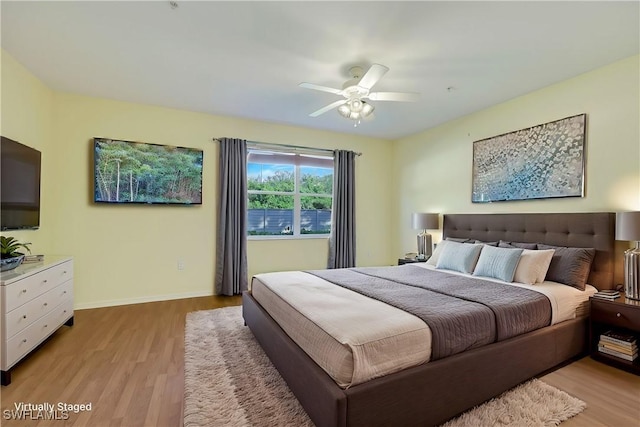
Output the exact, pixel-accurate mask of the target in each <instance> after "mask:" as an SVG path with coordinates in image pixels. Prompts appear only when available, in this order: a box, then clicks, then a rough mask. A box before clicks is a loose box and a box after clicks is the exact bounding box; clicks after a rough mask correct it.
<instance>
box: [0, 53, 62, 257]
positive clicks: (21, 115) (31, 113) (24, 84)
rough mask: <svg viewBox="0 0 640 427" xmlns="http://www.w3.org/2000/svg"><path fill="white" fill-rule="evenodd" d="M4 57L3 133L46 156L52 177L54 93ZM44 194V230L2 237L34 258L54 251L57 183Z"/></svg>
mask: <svg viewBox="0 0 640 427" xmlns="http://www.w3.org/2000/svg"><path fill="white" fill-rule="evenodd" d="M0 56H1V58H0V61H1V68H0V70H1V78H0V82H1V84H0V109H1V110H0V111H1V113H0V117H1V118H0V133H1V134H2V136H5V137H7V138H10V139H13V140H15V141H18V142H20V143H22V144H24V145H28V146H29V147H33V148H35V149H37V150H39V151H40V152H41V153H42V174H43V176H50V175H51V174H52V173H53V170H54V162H53V157H52V152H53V150H54V144H53V143H54V136H53V134H52V114H53V92H52V91H51V90H50V89H49V88H47V87H46V86H45V85H44V84H43V83H42V82H41V81H40V80H38V79H37V78H36V77H34V76H33V75H32V74H31V73H29V72H28V71H27V70H26V69H25V68H24V67H23V66H22V65H21V64H19V63H18V62H17V61H16V60H15V59H13V57H12V56H10V55H8V54H6V52H5V51H4V50H0ZM41 193H42V198H41V204H42V209H41V211H40V225H41V227H40V229H39V230H21V231H12V232H10V233H9V232H3V233H2V234H3V235H10V236H13V237H16V238H17V239H18V240H20V241H22V242H31V243H32V245H31V252H32V253H34V254H38V253H45V252H50V251H51V250H52V246H51V232H52V230H53V216H54V214H55V207H54V206H55V199H56V197H55V193H56V186H55V184H54V182H53V180H47V179H43V180H42V182H41Z"/></svg>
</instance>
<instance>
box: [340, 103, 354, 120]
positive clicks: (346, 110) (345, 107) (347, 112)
mask: <svg viewBox="0 0 640 427" xmlns="http://www.w3.org/2000/svg"><path fill="white" fill-rule="evenodd" d="M338 113H340V115H341V116H342V117H346V118H347V119H348V118H349V116H350V115H351V109H350V108H349V106H348V105H347V104H343V105H341V106H339V107H338Z"/></svg>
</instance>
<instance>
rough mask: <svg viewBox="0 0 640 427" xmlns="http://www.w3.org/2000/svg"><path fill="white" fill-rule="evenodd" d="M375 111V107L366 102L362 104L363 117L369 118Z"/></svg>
mask: <svg viewBox="0 0 640 427" xmlns="http://www.w3.org/2000/svg"><path fill="white" fill-rule="evenodd" d="M374 109H375V108H374V107H373V105H371V104H368V103H366V102H363V103H362V112H361V114H362V117H367V116H368V115H369V114H371V113H373V110H374Z"/></svg>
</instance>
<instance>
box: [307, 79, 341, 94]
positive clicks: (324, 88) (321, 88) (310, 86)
mask: <svg viewBox="0 0 640 427" xmlns="http://www.w3.org/2000/svg"><path fill="white" fill-rule="evenodd" d="M298 86H300V87H303V88H305V89H313V90H319V91H322V92H329V93H333V94H335V95H342V90H341V89H334V88H332V87H327V86H320V85H314V84H313V83H306V82H305V83H300V84H299V85H298Z"/></svg>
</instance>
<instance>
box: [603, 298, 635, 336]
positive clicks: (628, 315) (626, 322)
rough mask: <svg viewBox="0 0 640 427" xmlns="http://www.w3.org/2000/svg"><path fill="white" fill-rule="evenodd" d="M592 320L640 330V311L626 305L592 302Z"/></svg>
mask: <svg viewBox="0 0 640 427" xmlns="http://www.w3.org/2000/svg"><path fill="white" fill-rule="evenodd" d="M591 320H592V321H593V322H601V323H606V324H608V325H611V326H617V327H620V328H626V329H632V330H635V331H638V330H640V310H638V309H636V308H634V307H633V306H625V305H624V304H614V303H608V302H605V301H593V300H592V301H591Z"/></svg>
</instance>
